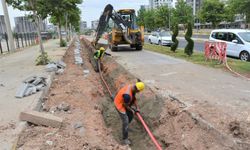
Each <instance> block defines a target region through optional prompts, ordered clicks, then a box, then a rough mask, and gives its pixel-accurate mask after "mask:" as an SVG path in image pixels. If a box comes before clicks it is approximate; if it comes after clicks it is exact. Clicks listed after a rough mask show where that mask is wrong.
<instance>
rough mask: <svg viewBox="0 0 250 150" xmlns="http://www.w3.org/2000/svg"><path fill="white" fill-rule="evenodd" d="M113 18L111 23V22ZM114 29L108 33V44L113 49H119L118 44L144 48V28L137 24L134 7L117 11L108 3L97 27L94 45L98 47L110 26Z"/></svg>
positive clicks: (138, 48) (137, 48)
mask: <svg viewBox="0 0 250 150" xmlns="http://www.w3.org/2000/svg"><path fill="white" fill-rule="evenodd" d="M110 19H111V21H112V22H111V23H110ZM110 26H111V27H112V31H111V32H109V33H108V44H109V48H110V49H111V50H112V51H116V50H118V45H121V44H129V45H130V47H131V48H135V49H136V50H142V46H143V44H144V28H143V27H140V28H138V26H137V25H136V15H135V10H134V9H121V10H118V11H117V12H116V11H115V10H114V9H113V6H112V5H110V4H108V5H107V6H106V7H105V9H104V11H103V13H102V15H101V16H100V19H99V24H98V26H97V29H96V37H95V39H94V41H93V45H94V46H95V47H96V48H97V49H98V41H99V39H100V38H101V36H102V35H103V33H104V32H105V31H107V28H108V27H110Z"/></svg>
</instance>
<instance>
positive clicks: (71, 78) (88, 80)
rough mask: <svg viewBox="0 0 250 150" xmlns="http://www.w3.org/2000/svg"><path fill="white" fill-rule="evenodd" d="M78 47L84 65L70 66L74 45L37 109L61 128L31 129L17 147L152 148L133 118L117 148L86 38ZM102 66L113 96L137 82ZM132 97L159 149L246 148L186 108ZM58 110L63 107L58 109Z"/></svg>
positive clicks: (148, 94)
mask: <svg viewBox="0 0 250 150" xmlns="http://www.w3.org/2000/svg"><path fill="white" fill-rule="evenodd" d="M81 46H82V51H81V52H82V53H81V55H82V58H83V60H84V64H83V65H76V64H74V49H75V48H76V44H75V42H73V43H72V44H71V45H70V47H69V49H68V50H67V52H66V55H65V57H64V62H65V63H66V64H67V67H66V69H65V71H64V73H63V74H62V75H56V76H55V79H54V81H53V83H52V86H51V88H50V90H49V93H48V95H47V97H46V98H45V99H44V104H43V107H42V109H41V111H45V112H47V113H52V114H54V115H55V116H58V117H61V118H63V119H64V121H63V125H62V127H61V128H60V129H56V128H51V127H45V126H36V125H33V124H30V126H28V127H27V128H26V129H25V130H24V131H23V132H22V133H21V134H20V136H19V140H18V142H17V148H18V149H25V150H26V149H28V150H29V149H70V150H71V149H72V150H74V149H114V150H117V149H118V150H119V149H121V150H122V149H130V148H131V149H138V150H144V149H156V148H155V146H154V145H153V143H152V141H151V140H150V138H149V136H148V135H147V133H146V131H145V130H144V128H143V126H142V125H141V123H140V122H139V121H138V120H137V118H136V117H134V120H133V121H132V123H131V124H130V129H131V130H132V132H129V138H130V139H131V141H132V145H131V147H130V148H129V147H127V146H123V145H121V144H120V143H121V120H120V118H119V116H118V113H117V112H116V110H115V107H114V104H113V102H112V101H111V99H110V97H109V95H108V93H107V90H106V89H105V87H104V86H103V84H102V82H101V80H100V76H99V74H98V73H96V72H95V71H94V69H93V67H92V66H94V65H95V63H94V61H93V52H94V48H93V47H92V46H91V44H90V42H89V41H87V40H86V39H82V40H81ZM103 63H104V78H105V80H106V81H107V82H108V85H109V86H110V88H111V90H112V92H113V94H115V93H116V92H117V91H118V90H119V88H121V87H122V86H123V85H125V84H128V83H134V82H136V80H137V78H136V77H135V76H133V75H132V74H130V73H129V72H128V71H127V70H125V69H124V68H123V67H122V66H120V65H119V64H118V63H116V62H115V61H114V60H113V59H112V58H110V57H104V60H103ZM91 64H92V65H91ZM86 70H88V71H86ZM137 96H138V105H139V107H140V110H141V115H142V117H143V118H144V120H145V122H146V123H147V124H148V126H149V128H150V129H151V131H152V132H153V134H154V135H155V137H156V139H157V140H158V141H159V142H160V144H161V146H162V147H163V149H170V150H171V149H172V150H176V149H178V150H186V149H220V150H223V149H247V147H246V146H245V145H244V144H237V142H235V140H234V139H231V138H230V137H227V136H225V135H222V134H220V133H218V131H217V130H215V129H213V128H211V127H210V126H208V125H207V124H206V123H204V122H203V121H202V120H200V119H199V117H196V116H195V115H194V114H191V113H189V112H188V111H186V110H185V108H186V106H185V105H184V104H183V103H181V102H179V101H178V100H173V99H170V98H163V97H161V95H160V94H157V92H156V91H154V90H152V89H150V88H149V87H146V89H145V90H144V91H143V92H142V93H140V94H138V95H137ZM62 105H64V106H67V107H66V108H65V109H60V107H61V106H62ZM59 106H60V107H59Z"/></svg>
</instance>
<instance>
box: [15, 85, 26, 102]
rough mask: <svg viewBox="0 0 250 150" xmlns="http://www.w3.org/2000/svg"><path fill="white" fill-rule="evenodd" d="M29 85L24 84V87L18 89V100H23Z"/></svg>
mask: <svg viewBox="0 0 250 150" xmlns="http://www.w3.org/2000/svg"><path fill="white" fill-rule="evenodd" d="M28 87H29V85H28V84H27V83H22V85H21V86H20V87H19V88H18V90H17V93H16V98H22V97H23V96H24V94H25V93H26V91H27V89H28Z"/></svg>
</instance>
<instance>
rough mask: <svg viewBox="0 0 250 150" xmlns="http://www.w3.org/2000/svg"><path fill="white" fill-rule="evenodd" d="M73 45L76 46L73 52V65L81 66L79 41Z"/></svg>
mask: <svg viewBox="0 0 250 150" xmlns="http://www.w3.org/2000/svg"><path fill="white" fill-rule="evenodd" d="M75 45H76V49H75V50H74V55H75V64H78V65H82V64H83V60H82V57H81V45H80V43H79V40H77V41H76V43H75Z"/></svg>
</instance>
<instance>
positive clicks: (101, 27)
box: [93, 4, 132, 46]
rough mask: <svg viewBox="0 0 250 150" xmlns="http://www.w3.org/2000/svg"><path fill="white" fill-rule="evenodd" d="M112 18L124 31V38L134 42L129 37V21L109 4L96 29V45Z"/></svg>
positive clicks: (94, 42)
mask: <svg viewBox="0 0 250 150" xmlns="http://www.w3.org/2000/svg"><path fill="white" fill-rule="evenodd" d="M110 18H111V19H112V20H113V21H114V23H115V24H116V25H117V26H118V28H119V29H120V30H121V31H122V32H123V35H124V38H125V40H126V41H127V42H128V43H132V42H131V39H130V38H129V37H128V32H127V30H128V26H129V23H128V22H127V21H126V20H124V19H122V17H121V15H119V14H118V13H117V12H115V11H114V9H113V6H112V5H110V4H108V5H107V6H106V7H105V8H104V11H103V13H102V15H101V16H100V19H99V24H98V26H97V29H96V37H95V39H94V41H93V44H94V46H95V45H97V43H98V41H99V39H100V38H101V36H102V34H103V33H104V32H105V29H106V28H107V26H108V23H109V20H110Z"/></svg>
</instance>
